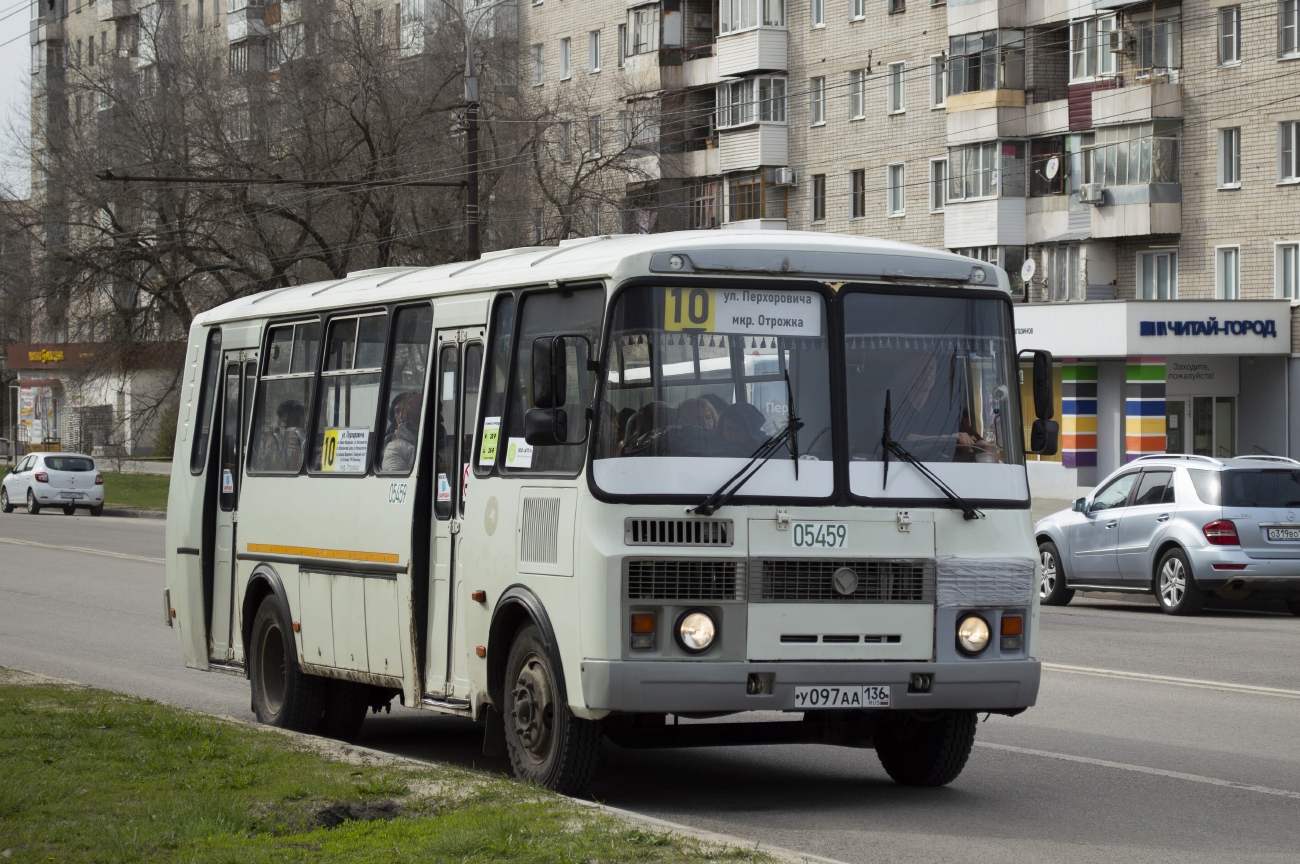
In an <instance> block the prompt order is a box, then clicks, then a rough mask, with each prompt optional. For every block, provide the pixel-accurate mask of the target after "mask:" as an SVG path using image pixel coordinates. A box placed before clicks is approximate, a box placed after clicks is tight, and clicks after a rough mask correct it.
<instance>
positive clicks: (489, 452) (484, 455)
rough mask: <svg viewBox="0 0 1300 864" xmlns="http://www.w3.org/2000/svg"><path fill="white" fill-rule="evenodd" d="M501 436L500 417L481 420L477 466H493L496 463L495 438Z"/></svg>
mask: <svg viewBox="0 0 1300 864" xmlns="http://www.w3.org/2000/svg"><path fill="white" fill-rule="evenodd" d="M500 434H501V418H500V417H484V418H483V441H482V443H480V444H479V450H478V464H480V465H495V464H496V461H497V436H498V435H500Z"/></svg>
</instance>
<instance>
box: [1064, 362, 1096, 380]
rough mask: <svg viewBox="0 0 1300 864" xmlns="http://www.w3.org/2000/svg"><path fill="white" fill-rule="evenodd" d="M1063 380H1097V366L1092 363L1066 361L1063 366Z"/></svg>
mask: <svg viewBox="0 0 1300 864" xmlns="http://www.w3.org/2000/svg"><path fill="white" fill-rule="evenodd" d="M1061 380H1062V381H1096V380H1097V367H1096V366H1093V365H1090V364H1080V363H1065V364H1062V366H1061Z"/></svg>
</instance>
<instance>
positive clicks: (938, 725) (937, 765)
mask: <svg viewBox="0 0 1300 864" xmlns="http://www.w3.org/2000/svg"><path fill="white" fill-rule="evenodd" d="M875 740H876V757H877V758H879V759H880V764H881V765H882V766H884V769H885V773H886V774H888V775H889V776H890V777H891V778H892V779H893V781H894V782H895V783H898V784H899V785H901V786H946V785H948V784H949V783H951V782H952V781H954V780H956V779H957V775H959V774H961V771H962V769H963V768H965V767H966V760H967V759H969V758H970V751H971V748H972V747H973V746H975V712H974V711H941V712H937V713H936V714H932V715H931V714H920V713H913V712H910V711H899V712H897V713H887V714H885V715H884V716H883V717H882V718H881V721H880V725H879V726H877V727H876V734H875Z"/></svg>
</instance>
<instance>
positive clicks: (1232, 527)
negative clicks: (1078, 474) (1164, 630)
mask: <svg viewBox="0 0 1300 864" xmlns="http://www.w3.org/2000/svg"><path fill="white" fill-rule="evenodd" d="M1035 533H1036V534H1037V536H1038V554H1039V558H1040V560H1041V561H1042V565H1043V581H1042V582H1041V583H1040V585H1039V596H1040V597H1041V598H1042V602H1043V604H1044V605H1048V606H1064V605H1065V604H1066V603H1069V602H1070V600H1071V599H1072V598H1073V597H1074V592H1075V591H1076V590H1079V589H1084V590H1091V591H1131V592H1137V593H1144V594H1146V593H1151V594H1155V596H1156V599H1157V600H1158V601H1160V608H1161V609H1163V610H1164V611H1165V612H1168V613H1169V614H1170V615H1194V614H1196V613H1197V612H1198V611H1200V609H1201V607H1202V606H1203V605H1204V603H1205V597H1206V595H1207V594H1209V593H1214V594H1217V595H1219V596H1220V597H1223V598H1226V599H1228V600H1244V599H1245V598H1247V597H1252V596H1256V597H1273V598H1279V599H1282V600H1285V601H1286V604H1287V608H1289V609H1290V610H1291V613H1292V614H1294V615H1300V462H1297V461H1296V460H1294V459H1286V458H1283V457H1281V456H1238V457H1236V458H1233V459H1211V458H1210V457H1208V456H1179V455H1160V456H1142V457H1140V458H1138V459H1135V460H1134V461H1132V462H1130V463H1129V464H1127V465H1125V466H1124V467H1123V468H1121V469H1119V470H1118V471H1116V472H1115V473H1113V474H1111V475H1110V476H1109V477H1107V478H1106V479H1105V481H1103V482H1102V483H1101V485H1099V486H1098V487H1097V488H1096V489H1094V490H1093V491H1092V494H1090V495H1088V496H1087V497H1086V498H1080V499H1078V500H1077V501H1075V502H1074V506H1072V507H1071V508H1070V509H1069V510H1062V511H1060V512H1059V513H1053V514H1052V515H1051V516H1048V517H1046V518H1044V519H1042V520H1041V521H1040V522H1039V523H1038V525H1037V526H1036V528H1035Z"/></svg>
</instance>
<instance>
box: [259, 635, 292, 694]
mask: <svg viewBox="0 0 1300 864" xmlns="http://www.w3.org/2000/svg"><path fill="white" fill-rule="evenodd" d="M258 654H259V655H261V661H262V662H261V669H260V670H259V671H260V672H261V675H260V676H259V677H260V678H261V679H262V681H261V683H262V701H263V703H264V704H265V705H266V709H267V710H268V711H270V712H271V713H272V714H279V713H280V709H281V708H283V707H284V689H285V680H284V679H285V671H286V670H285V653H284V639H283V637H281V635H280V628H278V627H267V628H266V629H265V630H264V631H263V632H262V645H261V651H259V652H258Z"/></svg>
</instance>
